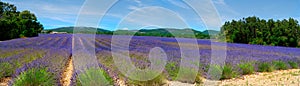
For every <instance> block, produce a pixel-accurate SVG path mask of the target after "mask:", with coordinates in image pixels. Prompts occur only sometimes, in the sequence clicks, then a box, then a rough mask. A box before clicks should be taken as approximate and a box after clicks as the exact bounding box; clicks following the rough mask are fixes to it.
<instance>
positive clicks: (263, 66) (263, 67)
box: [258, 62, 275, 72]
mask: <svg viewBox="0 0 300 86" xmlns="http://www.w3.org/2000/svg"><path fill="white" fill-rule="evenodd" d="M274 69H275V67H274V66H273V65H271V63H269V62H263V63H260V64H259V65H258V72H272V71H274Z"/></svg>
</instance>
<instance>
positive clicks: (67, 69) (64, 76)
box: [60, 57, 74, 86]
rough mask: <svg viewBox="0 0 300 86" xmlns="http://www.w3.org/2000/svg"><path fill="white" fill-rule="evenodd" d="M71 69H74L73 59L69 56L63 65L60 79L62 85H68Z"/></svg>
mask: <svg viewBox="0 0 300 86" xmlns="http://www.w3.org/2000/svg"><path fill="white" fill-rule="evenodd" d="M73 71H74V67H73V61H72V58H71V57H70V59H69V61H68V63H67V65H66V66H65V69H64V72H63V74H62V79H61V81H60V82H61V83H62V85H63V86H69V85H70V83H71V78H72V74H73Z"/></svg>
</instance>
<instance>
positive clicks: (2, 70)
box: [0, 62, 15, 78]
mask: <svg viewBox="0 0 300 86" xmlns="http://www.w3.org/2000/svg"><path fill="white" fill-rule="evenodd" d="M14 71H15V70H14V68H13V66H12V64H10V63H8V62H3V63H0V78H3V77H7V76H10V75H12V74H13V73H14Z"/></svg>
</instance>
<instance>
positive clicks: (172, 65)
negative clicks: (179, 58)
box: [165, 62, 179, 80]
mask: <svg viewBox="0 0 300 86" xmlns="http://www.w3.org/2000/svg"><path fill="white" fill-rule="evenodd" d="M165 69H166V70H167V72H168V74H169V77H170V78H171V79H172V80H175V79H176V77H177V74H178V71H179V67H177V66H176V62H169V63H167V64H166V66H165Z"/></svg>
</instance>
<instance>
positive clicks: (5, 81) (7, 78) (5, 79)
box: [0, 77, 11, 86]
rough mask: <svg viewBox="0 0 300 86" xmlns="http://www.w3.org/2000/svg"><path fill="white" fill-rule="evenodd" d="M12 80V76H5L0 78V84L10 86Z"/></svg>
mask: <svg viewBox="0 0 300 86" xmlns="http://www.w3.org/2000/svg"><path fill="white" fill-rule="evenodd" d="M10 80H11V77H5V78H2V79H1V80H0V86H8V82H9V81H10Z"/></svg>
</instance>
